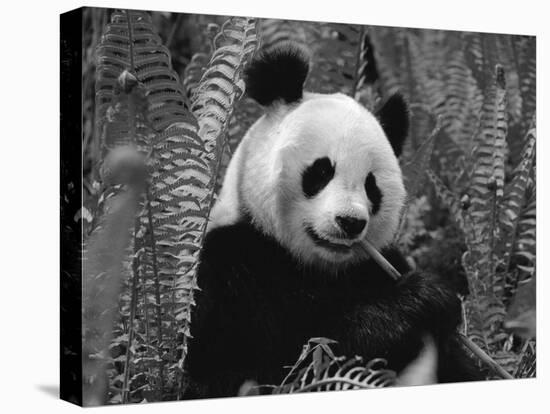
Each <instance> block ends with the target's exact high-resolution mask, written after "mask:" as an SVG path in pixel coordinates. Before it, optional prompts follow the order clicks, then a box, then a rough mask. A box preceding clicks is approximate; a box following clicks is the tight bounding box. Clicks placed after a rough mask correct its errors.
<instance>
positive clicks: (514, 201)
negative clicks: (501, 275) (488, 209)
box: [499, 125, 536, 268]
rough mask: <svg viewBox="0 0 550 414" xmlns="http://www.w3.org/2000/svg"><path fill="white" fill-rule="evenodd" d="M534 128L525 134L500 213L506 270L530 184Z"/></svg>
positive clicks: (534, 138)
mask: <svg viewBox="0 0 550 414" xmlns="http://www.w3.org/2000/svg"><path fill="white" fill-rule="evenodd" d="M535 141H536V130H535V126H534V125H533V127H532V128H531V129H530V130H529V132H528V133H527V138H526V144H525V147H524V148H523V151H522V152H521V158H520V162H519V164H518V165H517V166H516V168H515V169H514V171H513V172H512V180H511V181H510V182H509V183H508V184H507V185H506V187H505V191H504V192H505V194H506V197H505V199H504V201H503V207H502V209H501V212H500V222H501V226H502V230H503V231H502V234H501V237H500V238H501V242H500V243H501V247H500V248H499V250H500V251H502V254H503V257H504V260H505V263H506V268H508V264H509V261H510V256H511V254H512V251H513V248H514V244H515V236H516V230H517V225H518V222H519V221H520V214H521V211H522V208H523V205H524V200H525V196H526V192H527V189H528V186H529V184H530V175H531V168H532V165H533V162H534V159H535V143H536V142H535Z"/></svg>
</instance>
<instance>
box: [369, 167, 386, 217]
mask: <svg viewBox="0 0 550 414" xmlns="http://www.w3.org/2000/svg"><path fill="white" fill-rule="evenodd" d="M365 191H366V192H367V197H368V198H369V200H370V202H371V203H372V214H376V213H378V210H380V204H381V203H382V192H381V191H380V188H378V186H377V185H376V177H375V176H374V174H373V173H369V174H368V175H367V179H366V180H365Z"/></svg>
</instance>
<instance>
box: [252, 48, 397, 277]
mask: <svg viewBox="0 0 550 414" xmlns="http://www.w3.org/2000/svg"><path fill="white" fill-rule="evenodd" d="M307 72H308V59H307V58H306V55H305V54H304V53H303V52H302V51H301V50H300V49H298V48H296V47H294V46H291V45H287V46H285V47H284V48H280V49H275V50H271V51H269V52H267V53H265V52H264V53H263V54H261V55H260V56H259V57H258V58H257V59H256V60H255V61H254V62H253V63H252V64H251V65H250V66H249V68H248V70H247V72H246V85H247V91H248V94H249V95H250V96H251V97H252V98H253V99H255V100H256V101H257V102H258V103H260V104H261V105H263V106H264V107H265V108H266V114H265V115H264V116H263V117H262V118H260V120H259V121H258V122H257V123H256V125H254V126H253V127H252V128H251V130H250V131H249V133H248V134H247V135H248V136H247V137H245V140H246V141H247V142H245V143H244V144H243V145H245V147H246V152H247V154H249V155H248V156H247V160H246V161H248V164H246V161H245V164H246V165H247V166H246V171H245V172H244V174H242V180H243V186H242V189H241V193H242V194H241V199H242V204H243V205H244V208H245V210H246V211H247V214H248V215H249V216H250V217H252V220H253V222H255V223H256V224H257V225H258V226H259V227H260V228H261V230H263V231H264V232H265V233H268V234H270V235H272V236H274V237H275V238H276V239H277V240H278V241H279V242H280V243H281V244H282V245H283V246H285V247H286V248H287V249H288V250H289V251H290V252H291V253H292V254H293V255H294V256H295V257H296V258H297V259H299V260H300V261H302V262H304V263H309V264H322V265H329V266H330V265H337V266H339V265H342V264H345V263H353V262H355V261H357V260H360V259H361V258H362V253H361V252H360V250H359V249H358V245H357V243H358V242H359V241H360V240H362V239H365V238H366V239H368V240H369V241H370V242H371V243H372V244H373V245H374V246H376V247H378V248H382V247H384V246H385V245H387V244H388V243H390V242H391V240H392V239H393V237H394V234H395V232H396V230H397V226H398V222H399V218H400V214H401V209H402V206H403V203H404V199H405V189H404V185H403V179H402V175H401V169H400V167H399V163H398V159H397V157H398V156H399V154H400V153H401V150H402V147H403V142H404V139H405V137H406V134H407V130H408V109H407V105H406V103H405V101H404V100H403V98H402V97H401V96H400V95H393V96H392V97H390V98H389V99H388V100H387V101H386V102H385V103H384V104H383V105H382V107H381V109H380V110H379V111H377V113H376V114H373V113H371V112H369V111H368V110H367V109H365V108H364V107H363V106H362V105H360V104H359V103H358V102H357V101H355V100H354V99H352V98H350V97H348V96H345V95H343V94H339V93H337V94H328V95H326V94H312V93H304V92H303V85H304V82H305V78H306V76H307ZM251 160H252V161H251Z"/></svg>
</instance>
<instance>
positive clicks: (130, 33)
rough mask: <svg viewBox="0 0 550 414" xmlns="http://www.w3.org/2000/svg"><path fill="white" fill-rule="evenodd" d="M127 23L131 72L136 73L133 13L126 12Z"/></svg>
mask: <svg viewBox="0 0 550 414" xmlns="http://www.w3.org/2000/svg"><path fill="white" fill-rule="evenodd" d="M126 23H127V24H128V47H129V49H130V72H132V74H134V73H135V70H136V68H135V67H134V66H135V65H134V31H133V28H132V12H131V11H130V10H129V9H127V10H126Z"/></svg>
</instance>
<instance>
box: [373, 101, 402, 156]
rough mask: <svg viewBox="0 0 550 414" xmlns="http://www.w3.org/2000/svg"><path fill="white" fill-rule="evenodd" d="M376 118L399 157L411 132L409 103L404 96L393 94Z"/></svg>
mask: <svg viewBox="0 0 550 414" xmlns="http://www.w3.org/2000/svg"><path fill="white" fill-rule="evenodd" d="M376 116H377V117H378V120H379V121H380V125H382V128H383V129H384V132H385V133H386V136H387V137H388V140H389V141H390V143H391V146H392V148H393V152H394V153H395V156H396V157H399V156H400V155H401V152H402V151H403V144H404V143H405V138H407V133H408V132H409V107H408V105H407V102H406V101H405V99H404V98H403V96H402V95H400V94H398V93H396V94H393V95H392V96H390V97H389V98H388V99H387V100H386V102H385V103H384V104H383V105H382V107H381V108H380V109H379V110H378V111H377V113H376Z"/></svg>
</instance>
